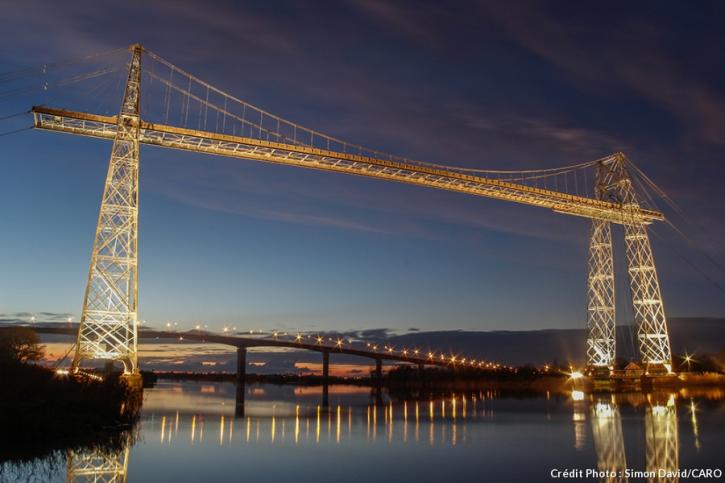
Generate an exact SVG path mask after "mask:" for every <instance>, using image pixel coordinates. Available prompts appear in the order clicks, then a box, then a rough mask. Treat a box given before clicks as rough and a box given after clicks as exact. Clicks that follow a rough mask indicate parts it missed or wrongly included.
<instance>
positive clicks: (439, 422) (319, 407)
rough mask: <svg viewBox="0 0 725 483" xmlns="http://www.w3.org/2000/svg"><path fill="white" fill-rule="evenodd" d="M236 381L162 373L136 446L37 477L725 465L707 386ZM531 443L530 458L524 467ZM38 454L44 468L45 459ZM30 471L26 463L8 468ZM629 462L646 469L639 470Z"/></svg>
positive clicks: (62, 462)
mask: <svg viewBox="0 0 725 483" xmlns="http://www.w3.org/2000/svg"><path fill="white" fill-rule="evenodd" d="M239 392H240V391H239V388H237V387H235V386H234V385H233V384H229V383H208V382H204V383H196V382H166V381H162V382H161V383H160V384H159V385H158V386H157V387H155V388H154V389H152V390H148V391H147V392H146V394H145V397H144V407H143V412H142V420H141V424H140V434H139V436H140V438H137V439H134V440H133V442H132V444H133V445H134V446H133V451H131V450H130V443H129V440H128V439H127V440H125V444H124V445H116V446H114V447H113V448H111V451H109V450H108V449H107V450H105V451H95V450H87V449H76V450H75V451H73V452H69V451H66V449H65V448H64V449H62V452H61V453H60V455H61V457H60V458H58V460H59V463H58V465H57V466H56V467H55V468H54V469H52V470H50V471H51V473H53V474H52V475H51V476H53V477H48V478H45V479H41V480H37V479H36V481H49V482H53V481H66V478H67V480H68V481H117V482H121V481H126V479H127V478H128V477H127V475H128V474H130V475H131V476H130V478H128V481H132V482H135V481H176V482H182V483H183V482H196V481H238V479H239V475H240V474H242V473H245V475H247V476H248V477H249V478H248V479H249V481H255V482H258V483H278V482H282V481H307V480H310V481H312V480H314V479H315V478H317V477H318V476H319V471H320V467H321V466H322V465H327V466H325V471H326V472H327V473H326V474H325V478H323V480H324V481H348V482H350V483H358V482H360V483H362V482H369V481H378V482H380V483H393V482H395V483H399V482H400V481H401V477H400V475H401V474H415V475H416V481H417V483H429V482H430V483H433V482H440V481H459V480H460V481H480V480H481V468H485V472H486V478H485V479H486V481H543V480H546V479H549V475H550V471H551V470H552V468H553V467H556V466H561V465H567V467H578V468H591V469H596V470H598V471H599V472H600V475H598V476H597V478H591V477H590V478H589V479H600V481H606V482H624V481H643V480H645V479H648V478H647V476H646V472H647V471H648V470H649V471H655V473H656V476H653V477H652V478H649V480H650V481H677V478H676V477H677V475H676V474H671V475H669V476H665V477H664V478H659V479H658V477H659V473H658V471H659V470H665V471H676V470H677V468H678V466H681V467H683V468H686V467H692V466H695V465H697V466H700V465H710V466H712V467H718V466H721V464H722V463H721V455H720V454H719V453H718V448H717V445H716V444H710V442H712V441H722V440H723V439H725V432H724V430H725V425H722V424H721V423H722V422H723V421H725V420H724V419H723V415H725V411H723V408H724V406H725V405H724V404H723V402H722V401H721V400H718V399H717V398H713V397H711V396H709V395H708V394H709V393H694V392H691V391H690V392H680V393H677V394H675V395H671V394H664V395H644V394H641V393H632V394H616V395H612V394H608V395H590V394H585V393H575V394H571V395H569V394H566V393H556V392H553V391H552V392H551V393H549V394H544V393H542V394H536V393H526V394H521V393H518V392H517V393H513V392H503V391H494V390H491V391H466V392H455V393H453V392H445V393H440V392H438V393H431V392H428V391H422V390H416V391H412V392H403V391H396V390H387V389H383V390H380V388H369V387H361V386H329V388H328V390H327V391H324V390H323V388H322V387H321V386H317V387H313V386H275V385H269V384H255V385H249V386H247V387H246V388H243V390H242V391H241V396H240V395H239ZM325 392H327V398H326V399H327V401H325V397H324V396H325ZM325 402H327V406H325ZM678 410H679V411H680V413H679V416H678ZM678 425H681V426H680V427H679V433H678ZM566 441H570V442H572V443H573V444H562V442H566ZM131 452H133V456H132V457H131V454H130V453H131ZM521 454H529V455H530V457H529V458H528V459H527V464H525V465H522V464H519V462H520V455H521ZM1 456H2V455H0V457H1ZM40 460H41V463H38V464H37V465H38V466H35V467H34V468H32V470H34V471H35V472H37V471H38V468H39V467H40V466H41V465H42V461H47V458H45V456H43V457H42V458H40ZM0 461H2V459H0ZM280 461H284V464H280V463H278V462H280ZM330 462H335V464H334V465H331V464H329V463H330ZM34 464H35V463H34ZM337 468H339V471H338V469H337ZM381 468H394V469H395V471H390V472H387V473H386V472H381V471H380V469H381ZM22 469H23V468H22V467H18V466H17V464H16V466H14V467H13V468H11V473H10V474H12V471H14V472H15V473H16V474H19V472H20V471H21V470H22ZM626 469H629V470H636V471H639V472H640V473H641V474H640V475H634V476H631V475H630V476H629V477H628V475H627V473H626V472H625V471H624V470H626ZM383 473H385V474H383ZM3 476H4V475H3V470H2V468H1V465H0V481H4V479H3ZM667 478H669V479H667ZM28 480H29V478H25V479H23V478H16V479H15V480H13V479H10V480H9V481H28ZM402 480H404V478H403V479H402Z"/></svg>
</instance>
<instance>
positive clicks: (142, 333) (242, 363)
mask: <svg viewBox="0 0 725 483" xmlns="http://www.w3.org/2000/svg"><path fill="white" fill-rule="evenodd" d="M27 327H28V328H30V329H32V330H34V331H35V332H36V333H38V334H59V335H70V336H77V335H78V327H77V326H68V327H47V326H32V325H31V326H27ZM2 329H3V328H0V330H2ZM138 338H139V340H140V341H141V340H144V339H146V340H148V339H175V340H184V341H197V342H208V343H212V344H223V345H229V346H234V347H236V348H237V365H236V374H237V380H244V377H245V375H246V368H247V349H248V348H250V347H284V348H289V349H303V350H308V351H314V352H320V353H322V377H323V378H324V379H327V378H329V376H330V354H331V353H334V354H348V355H352V356H358V357H366V358H368V359H373V360H374V361H375V377H377V378H380V377H382V373H383V361H395V362H404V363H408V364H413V365H416V366H418V368H419V369H421V370H422V369H423V368H424V367H425V366H437V367H446V368H452V369H455V368H463V367H465V368H471V369H481V370H483V369H496V368H499V367H500V365H499V364H495V363H493V362H485V361H482V360H475V359H472V358H464V357H461V356H456V355H445V354H443V353H441V352H438V351H435V352H434V351H425V352H424V351H421V350H420V349H401V350H398V351H397V352H396V351H395V349H394V348H392V347H390V346H385V345H383V347H382V348H381V349H382V350H378V349H379V348H380V346H379V345H378V344H370V348H366V349H363V348H353V347H350V344H349V343H347V342H344V341H342V339H340V340H336V341H335V340H334V339H333V343H332V344H329V343H328V342H329V338H328V339H327V340H326V339H325V338H324V337H323V336H321V335H320V336H310V335H308V334H305V335H303V334H298V335H297V336H296V337H295V338H294V339H293V340H285V339H281V338H273V339H270V338H254V337H242V336H237V335H221V334H214V333H210V332H205V331H194V330H191V331H188V332H175V331H165V330H149V329H141V330H139V333H138ZM309 339H312V340H313V341H314V342H313V343H309V342H305V340H309Z"/></svg>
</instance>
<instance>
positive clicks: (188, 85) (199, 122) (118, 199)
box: [32, 44, 672, 375]
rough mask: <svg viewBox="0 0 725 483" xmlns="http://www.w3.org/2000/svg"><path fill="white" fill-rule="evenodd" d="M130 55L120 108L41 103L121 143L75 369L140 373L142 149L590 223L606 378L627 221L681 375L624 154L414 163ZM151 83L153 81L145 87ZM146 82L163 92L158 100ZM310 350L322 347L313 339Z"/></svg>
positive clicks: (643, 352)
mask: <svg viewBox="0 0 725 483" xmlns="http://www.w3.org/2000/svg"><path fill="white" fill-rule="evenodd" d="M130 52H131V59H130V62H129V64H128V76H127V79H126V84H125V91H124V95H123V100H122V103H121V109H120V112H119V114H118V115H116V116H104V115H98V114H92V113H86V112H78V111H72V110H64V109H55V108H50V107H45V106H41V107H37V106H36V107H34V108H33V109H32V112H33V116H34V127H35V128H37V129H43V130H50V131H56V132H64V133H69V134H76V135H82V136H90V137H94V138H101V139H107V140H111V141H113V147H112V149H111V159H110V163H109V168H108V175H107V177H106V180H105V188H104V192H103V197H102V201H101V208H100V213H99V217H98V224H97V228H96V234H95V239H94V244H93V251H92V254H91V261H90V267H89V271H88V279H87V283H86V290H85V295H84V301H83V308H82V312H81V319H80V328H79V330H78V339H77V346H76V353H75V356H74V358H73V363H72V368H73V370H74V371H76V370H78V368H79V365H80V363H81V361H83V360H85V359H106V360H120V361H122V362H123V364H124V367H125V371H126V373H129V374H134V373H137V372H138V361H137V331H138V325H137V323H138V193H139V191H138V190H139V185H138V175H139V147H140V145H141V144H146V145H152V146H159V147H165V148H171V149H176V150H183V151H190V152H196V153H206V154H213V155H218V156H225V157H231V158H240V159H247V160H256V161H262V162H266V163H274V164H279V165H285V166H295V167H303V168H309V169H316V170H322V171H327V172H335V173H345V174H351V175H357V176H365V177H369V178H375V179H380V180H385V181H395V182H400V183H406V184H412V185H416V186H422V187H428V188H434V189H440V190H447V191H453V192H458V193H464V194H469V195H475V196H481V197H486V198H494V199H499V200H504V201H510V202H514V203H519V204H525V205H529V206H538V207H541V208H546V209H549V210H552V211H554V212H556V213H561V214H566V215H573V216H577V217H583V218H587V219H590V220H591V232H590V243H589V275H588V281H587V327H588V335H587V340H586V351H587V364H588V368H589V370H590V372H591V373H592V374H598V375H609V373H610V371H611V370H612V369H613V366H614V361H615V356H616V351H615V335H614V332H615V313H616V307H615V293H614V292H615V289H614V287H615V284H614V263H613V254H612V225H613V224H614V225H621V226H622V227H623V231H624V241H625V248H626V263H627V275H628V278H629V285H630V289H631V299H632V304H633V308H634V311H633V313H634V317H635V322H636V325H637V341H638V345H639V353H640V359H641V361H642V363H643V365H644V367H645V370H646V371H647V373H659V374H662V373H669V372H670V371H671V359H672V355H671V351H670V341H669V336H668V332H667V321H666V317H665V311H664V306H663V303H662V296H661V293H660V285H659V279H658V276H657V270H656V268H655V263H654V256H653V254H652V249H651V246H650V242H649V235H648V228H647V227H648V225H649V224H651V223H653V222H657V221H661V220H663V219H664V216H663V214H662V213H661V212H659V211H657V210H656V207H651V206H647V205H646V204H644V202H643V200H646V199H647V196H641V194H642V193H640V191H643V189H642V187H641V186H639V187H638V185H637V184H636V183H635V182H636V181H639V182H640V183H641V184H642V186H644V191H645V193H644V194H645V195H647V193H646V187H647V184H646V181H649V182H650V183H651V181H650V180H649V178H647V177H646V175H644V173H642V172H641V171H639V169H638V168H637V167H636V166H635V165H634V164H633V163H631V161H630V160H629V159H627V157H626V156H625V155H624V154H622V153H616V154H613V155H609V156H606V157H604V158H601V159H598V160H595V161H591V162H585V163H580V164H575V165H571V166H563V167H558V168H550V169H539V170H523V171H522V170H519V171H509V170H506V171H503V170H484V169H471V168H461V167H453V166H447V165H439V164H431V163H423V162H417V161H412V160H409V159H406V158H402V157H397V156H392V155H388V154H385V153H382V152H379V151H375V150H371V149H368V148H364V147H362V146H358V145H354V144H351V143H348V142H346V141H342V140H340V139H338V138H334V137H331V136H327V135H325V134H322V133H320V132H318V131H315V130H312V129H309V128H306V127H303V126H301V125H299V124H296V123H293V122H290V121H287V120H285V119H283V118H281V117H279V116H276V115H274V114H271V113H269V112H266V111H264V110H261V109H259V108H257V107H255V106H254V105H252V104H249V103H247V102H245V101H242V100H241V99H239V98H237V97H234V96H232V95H230V94H227V93H226V92H224V91H222V90H220V89H218V88H216V87H214V86H212V85H210V84H208V83H206V82H204V81H202V80H201V79H199V78H198V77H195V76H194V75H192V74H190V73H188V72H186V71H184V70H183V69H181V68H179V67H177V66H176V65H174V64H172V63H171V62H168V61H167V60H165V59H163V58H161V57H160V56H158V55H156V54H155V53H153V52H150V51H147V50H146V49H144V48H143V47H142V46H141V45H138V44H136V45H133V46H131V47H130ZM142 58H143V59H144V67H143V68H142ZM146 63H148V64H149V66H148V67H145V66H146ZM105 72H106V71H105V70H101V71H98V72H95V73H91V74H88V76H85V77H84V76H79V77H77V79H81V80H82V79H84V78H88V77H94V76H100V75H104V73H105ZM142 78H145V79H148V80H147V81H144V82H145V83H144V86H145V87H144V90H142V88H141V82H142ZM147 88H148V89H152V88H157V89H160V92H159V93H158V94H157V95H151V94H149V93H148V91H146V89H147ZM142 92H145V93H146V94H144V96H146V97H143V96H142ZM142 98H143V99H144V100H145V102H146V103H144V106H147V105H148V106H150V107H149V108H148V109H147V108H146V107H144V109H146V110H145V111H144V118H142V117H141V105H142V103H141V100H142ZM149 116H150V117H149ZM652 185H653V183H652ZM650 187H651V186H650ZM242 345H243V344H242ZM310 349H311V350H320V349H319V348H315V347H314V345H312V346H310ZM321 352H323V354H328V353H329V352H328V351H325V350H321ZM386 358H388V357H386ZM422 362H425V361H422Z"/></svg>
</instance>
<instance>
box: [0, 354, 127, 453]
mask: <svg viewBox="0 0 725 483" xmlns="http://www.w3.org/2000/svg"><path fill="white" fill-rule="evenodd" d="M0 372H1V373H2V379H1V380H0V384H2V397H1V398H0V427H2V428H3V431H2V432H0V460H2V459H22V458H23V457H24V455H26V454H27V456H28V457H30V456H31V455H32V456H37V455H38V454H39V453H52V452H53V451H56V450H59V449H66V448H69V447H76V446H88V445H93V444H94V443H95V442H96V441H98V440H108V439H109V437H110V438H112V437H113V435H114V434H120V433H122V432H124V431H127V430H128V429H129V428H131V427H132V426H133V425H134V424H135V422H136V421H137V419H138V415H139V412H140V406H141V393H140V392H139V391H135V390H133V389H131V388H129V386H127V385H126V384H125V383H124V382H123V381H122V380H121V379H119V378H117V377H109V378H106V379H96V378H94V377H71V376H68V375H59V374H57V373H56V372H55V371H52V370H50V369H47V368H44V367H39V366H36V365H32V364H11V365H4V366H3V367H2V368H0Z"/></svg>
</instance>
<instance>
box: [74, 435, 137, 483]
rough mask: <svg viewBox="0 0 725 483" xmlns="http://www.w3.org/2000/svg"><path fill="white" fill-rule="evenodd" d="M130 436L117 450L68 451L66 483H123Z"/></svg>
mask: <svg viewBox="0 0 725 483" xmlns="http://www.w3.org/2000/svg"><path fill="white" fill-rule="evenodd" d="M130 451H131V435H130V434H127V435H126V436H125V437H124V438H123V441H122V443H121V447H120V448H118V449H109V448H102V447H97V448H92V449H82V450H77V451H74V450H68V454H67V461H68V478H67V481H68V483H76V482H78V483H83V482H101V481H102V482H108V483H125V482H126V476H127V474H128V458H129V453H130Z"/></svg>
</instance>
